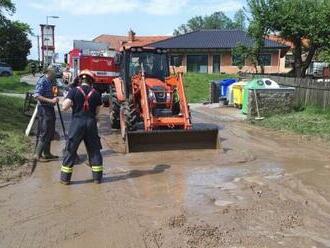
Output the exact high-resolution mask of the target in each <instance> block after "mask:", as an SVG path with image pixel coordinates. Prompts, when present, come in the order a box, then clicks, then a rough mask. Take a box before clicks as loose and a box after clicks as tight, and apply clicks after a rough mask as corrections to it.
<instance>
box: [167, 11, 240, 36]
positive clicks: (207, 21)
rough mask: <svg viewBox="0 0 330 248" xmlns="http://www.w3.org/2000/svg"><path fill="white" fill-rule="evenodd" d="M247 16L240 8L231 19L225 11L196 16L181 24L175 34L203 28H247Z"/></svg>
mask: <svg viewBox="0 0 330 248" xmlns="http://www.w3.org/2000/svg"><path fill="white" fill-rule="evenodd" d="M245 20H246V19H245V16H244V13H242V10H239V11H238V12H237V13H236V14H235V17H234V19H233V20H232V19H230V18H229V17H228V16H226V15H225V14H224V13H223V12H221V11H218V12H214V13H213V14H211V15H207V16H204V17H203V16H195V17H193V18H191V19H190V20H188V22H187V23H186V24H182V25H180V26H179V27H178V28H177V29H175V30H174V33H173V34H174V35H180V34H186V33H189V32H193V31H197V30H201V29H241V30H244V29H245Z"/></svg>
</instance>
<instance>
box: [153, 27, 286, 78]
mask: <svg viewBox="0 0 330 248" xmlns="http://www.w3.org/2000/svg"><path fill="white" fill-rule="evenodd" d="M239 44H241V45H244V46H247V47H250V46H252V45H253V39H252V38H251V37H249V36H248V34H247V33H246V32H244V31H240V30H200V31H195V32H191V33H187V34H183V35H179V36H175V37H170V38H168V39H165V40H161V41H158V42H154V43H152V44H149V45H150V46H154V47H159V48H165V49H169V51H170V56H171V65H172V66H175V67H176V70H179V71H182V72H198V73H237V72H239V71H242V72H250V73H254V72H255V68H254V66H253V65H252V64H251V63H249V61H245V66H244V67H243V68H241V69H239V68H238V67H237V66H235V59H238V58H235V57H234V56H233V53H232V51H233V49H234V48H235V47H236V46H237V45H239ZM287 50H288V47H287V46H286V45H284V44H281V43H279V42H276V41H272V40H269V39H265V46H264V50H263V51H262V54H261V58H262V60H263V62H264V63H263V64H264V68H265V73H281V72H283V69H282V68H281V67H282V66H284V65H283V64H282V63H280V62H281V57H283V56H285V53H286V51H287Z"/></svg>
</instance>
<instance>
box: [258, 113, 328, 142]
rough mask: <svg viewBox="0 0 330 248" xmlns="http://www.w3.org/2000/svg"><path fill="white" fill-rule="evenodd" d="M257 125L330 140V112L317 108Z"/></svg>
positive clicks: (272, 118)
mask: <svg viewBox="0 0 330 248" xmlns="http://www.w3.org/2000/svg"><path fill="white" fill-rule="evenodd" d="M255 123H256V124H257V125H261V126H264V127H268V128H273V129H277V130H286V131H293V132H296V133H299V134H304V135H313V136H318V137H321V138H324V139H327V140H330V110H321V109H319V108H317V107H307V108H306V109H304V110H302V111H297V112H292V113H290V114H285V115H274V116H272V117H269V118H266V119H264V120H263V121H259V122H255Z"/></svg>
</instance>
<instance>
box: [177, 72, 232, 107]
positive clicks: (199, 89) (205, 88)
mask: <svg viewBox="0 0 330 248" xmlns="http://www.w3.org/2000/svg"><path fill="white" fill-rule="evenodd" d="M233 77H234V78H237V77H238V76H237V75H230V74H205V73H187V74H184V75H183V80H184V85H185V89H186V95H187V98H188V101H189V102H190V103H200V102H207V101H208V100H209V97H210V89H209V87H210V81H212V80H219V79H224V78H233Z"/></svg>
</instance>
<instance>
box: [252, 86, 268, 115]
mask: <svg viewBox="0 0 330 248" xmlns="http://www.w3.org/2000/svg"><path fill="white" fill-rule="evenodd" d="M253 93H254V99H255V101H256V108H257V115H258V116H257V117H256V118H255V120H258V121H261V120H263V119H265V117H261V116H260V112H259V104H258V97H257V92H256V89H254V90H253Z"/></svg>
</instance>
